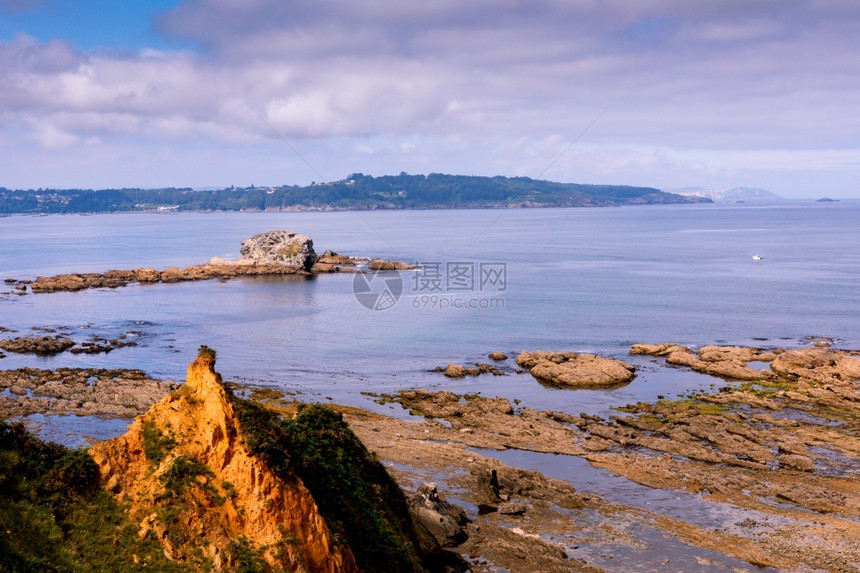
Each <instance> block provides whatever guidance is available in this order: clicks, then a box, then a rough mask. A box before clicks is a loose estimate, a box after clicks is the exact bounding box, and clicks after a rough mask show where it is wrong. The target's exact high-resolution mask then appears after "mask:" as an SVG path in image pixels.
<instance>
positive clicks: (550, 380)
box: [517, 350, 636, 388]
mask: <svg viewBox="0 0 860 573" xmlns="http://www.w3.org/2000/svg"><path fill="white" fill-rule="evenodd" d="M517 364H519V365H520V366H522V367H524V368H527V369H528V370H529V372H530V373H531V375H532V376H534V377H535V378H537V379H538V380H540V381H541V382H545V383H547V384H552V385H554V386H564V387H573V388H577V387H586V388H587V387H595V386H612V385H615V384H625V383H627V382H630V381H631V380H633V378H634V377H635V376H636V374H635V368H634V367H633V366H632V365H631V364H628V363H626V362H623V361H621V360H615V359H614V358H606V357H604V356H597V355H595V354H585V353H583V354H576V353H573V352H547V351H544V350H536V351H534V352H522V353H520V355H519V356H517Z"/></svg>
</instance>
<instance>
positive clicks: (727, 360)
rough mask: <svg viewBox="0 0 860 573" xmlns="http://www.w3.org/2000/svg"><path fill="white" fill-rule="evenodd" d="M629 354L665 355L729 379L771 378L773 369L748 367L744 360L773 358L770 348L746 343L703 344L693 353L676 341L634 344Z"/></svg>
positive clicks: (710, 373)
mask: <svg viewBox="0 0 860 573" xmlns="http://www.w3.org/2000/svg"><path fill="white" fill-rule="evenodd" d="M630 354H634V355H635V354H644V355H651V356H665V357H666V362H667V363H669V364H675V365H677V366H687V367H689V368H691V369H693V370H695V371H696V372H701V373H703V374H709V375H711V376H718V377H720V378H726V379H729V380H766V379H771V378H773V377H774V374H773V372H771V371H770V370H759V369H756V368H750V367H748V366H747V363H748V362H753V361H755V362H770V361H772V360H774V359H775V358H776V354H775V353H773V352H770V351H766V350H761V349H759V348H751V347H746V346H704V347H702V348H701V349H700V350H699V352H698V353H696V352H694V351H693V350H692V349H690V348H687V347H686V346H681V345H678V344H634V345H633V346H632V347H631V348H630Z"/></svg>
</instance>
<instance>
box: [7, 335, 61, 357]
mask: <svg viewBox="0 0 860 573" xmlns="http://www.w3.org/2000/svg"><path fill="white" fill-rule="evenodd" d="M74 345H75V341H74V340H72V339H70V338H66V337H65V336H19V337H17V338H5V339H3V340H0V348H2V349H3V350H7V351H9V352H17V353H19V354H36V355H38V356H52V355H54V354H59V353H60V352H64V351H66V350H68V349H69V348H71V347H73V346H74Z"/></svg>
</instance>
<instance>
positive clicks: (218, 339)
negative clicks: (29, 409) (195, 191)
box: [0, 202, 860, 444]
mask: <svg viewBox="0 0 860 573" xmlns="http://www.w3.org/2000/svg"><path fill="white" fill-rule="evenodd" d="M858 222H860V203H856V202H853V203H852V202H839V203H813V202H781V203H775V204H728V205H722V204H713V205H665V206H629V207H615V208H570V209H477V210H427V211H366V212H289V213H286V212H285V213H164V214H155V213H127V214H105V215H91V216H83V215H51V216H8V217H3V218H0V279H5V278H14V279H35V278H36V277H37V276H43V275H54V274H59V273H71V272H104V271H106V270H109V269H132V268H138V267H154V268H158V269H163V268H166V267H169V266H180V267H182V266H188V265H193V264H199V263H202V262H205V261H207V260H209V259H210V258H212V257H215V256H218V257H223V258H227V259H236V258H238V257H239V249H240V243H241V241H242V240H244V239H246V238H248V237H251V236H252V235H255V234H257V233H262V232H265V231H269V230H274V229H285V230H290V231H294V232H299V233H304V234H306V235H309V236H310V237H312V239H313V241H314V246H315V249H316V251H317V252H318V253H322V252H323V251H325V250H327V249H330V250H333V251H336V252H338V253H343V254H348V255H352V256H357V257H381V258H385V259H389V260H396V261H402V262H407V263H410V264H413V265H416V266H418V267H419V270H408V271H391V272H387V273H380V274H375V273H370V274H349V273H337V274H330V275H320V276H315V277H296V276H288V277H267V278H237V279H232V280H226V281H222V280H209V281H198V282H185V283H174V284H155V285H145V286H143V285H131V286H128V287H124V288H116V289H95V290H88V291H81V292H74V293H68V292H61V293H50V294H26V295H23V296H19V295H17V294H14V293H12V292H11V291H12V288H11V287H9V286H7V285H3V284H2V282H0V291H2V292H3V293H4V294H0V326H3V327H5V328H7V329H11V330H15V331H18V332H17V333H14V334H13V333H8V332H7V333H0V337H2V336H7V337H8V336H21V335H24V334H28V333H34V332H35V333H38V332H40V330H39V329H42V330H44V329H51V330H54V331H57V332H61V333H64V334H66V335H68V336H70V337H71V338H73V339H75V340H76V341H85V340H87V339H89V338H91V337H93V336H101V337H104V338H116V337H118V336H120V335H123V334H124V335H126V337H127V340H134V341H136V342H137V343H138V345H137V346H133V347H125V348H120V349H116V350H114V351H112V352H110V353H109V354H102V355H84V354H81V355H74V354H71V353H68V352H66V353H62V354H59V355H56V356H53V357H37V356H30V355H16V354H13V353H9V352H6V354H7V356H6V357H5V358H2V359H0V368H2V369H10V368H17V367H21V366H30V367H38V368H49V369H54V368H58V367H105V368H138V369H141V370H144V371H145V372H146V373H147V374H149V375H150V376H153V377H157V378H163V379H172V380H176V381H179V382H181V381H182V380H183V379H184V376H185V369H186V367H187V365H188V363H189V362H191V361H192V360H193V359H194V357H195V356H196V353H197V349H198V347H199V346H200V345H204V344H205V345H207V346H210V347H212V348H214V349H215V350H216V351H217V353H218V363H217V369H218V370H219V372H221V374H222V375H223V377H224V378H225V379H226V380H228V381H236V382H239V383H242V384H246V385H252V386H262V387H267V388H273V389H278V390H281V391H283V392H286V393H288V394H289V395H291V396H295V398H296V399H299V400H303V401H312V402H323V403H325V402H334V403H340V404H348V405H353V406H359V407H363V408H369V409H372V410H375V411H379V412H383V413H387V414H390V415H395V416H402V417H404V418H408V413H406V412H404V411H402V410H401V409H400V407H399V406H396V405H392V404H385V405H381V404H378V403H377V402H376V401H374V396H372V394H379V393H390V392H395V391H397V390H400V389H406V388H428V389H432V390H439V389H446V390H451V391H454V392H458V393H465V392H479V393H481V394H483V395H487V396H505V397H507V398H509V399H510V400H512V401H514V400H516V401H517V403H518V404H519V405H520V406H521V407H522V406H528V407H533V408H538V409H542V410H562V411H567V412H570V413H580V412H587V413H591V414H597V415H602V416H607V415H609V414H612V413H613V411H614V410H613V409H614V408H616V407H618V406H622V405H624V404H627V403H631V402H636V401H639V400H655V399H657V398H658V397H663V396H665V397H669V398H671V397H675V396H678V395H682V394H685V393H689V392H691V391H693V392H694V391H698V390H701V389H708V388H711V387H713V386H715V385H722V384H724V382H723V381H721V380H718V379H714V378H711V377H708V376H705V375H701V374H696V373H693V372H690V371H688V370H684V369H678V368H673V367H668V366H666V365H665V364H663V363H662V361H661V360H660V359H655V358H652V357H640V356H629V355H628V351H629V349H630V346H631V345H632V344H635V343H663V342H671V343H678V344H684V345H689V346H692V347H701V346H704V345H708V344H739V345H754V346H759V347H802V346H807V345H810V344H812V343H813V342H814V341H815V340H817V338H816V337H823V338H827V339H832V341H833V344H835V345H836V346H838V347H844V348H855V349H856V348H860V322H858V315H860V224H858ZM536 349H543V350H559V351H572V352H592V353H597V354H601V355H604V356H610V357H615V358H621V359H624V360H627V361H629V362H631V363H632V364H634V366H636V367H637V377H636V378H635V379H634V380H633V382H631V383H630V384H628V385H626V386H621V387H618V388H612V389H602V390H592V389H587V390H569V389H558V388H551V387H547V386H544V385H542V384H541V383H539V382H538V381H536V380H534V379H533V378H532V377H531V376H530V375H528V374H522V373H517V372H516V364H515V362H514V358H515V357H516V355H517V354H518V353H519V352H521V351H524V350H536ZM494 350H501V351H503V352H505V353H506V354H508V355H509V356H510V358H509V359H508V360H507V361H505V362H502V363H500V367H501V368H502V370H504V371H505V372H506V373H507V375H506V376H492V375H488V374H485V375H482V376H478V377H467V378H465V379H461V380H451V379H448V378H445V377H444V376H443V375H442V374H441V373H439V372H436V371H434V369H435V368H436V367H438V366H442V367H444V366H445V365H447V364H448V363H451V362H454V363H458V364H466V365H468V364H473V363H476V362H484V363H486V362H491V361H490V360H489V359H488V358H487V355H488V353H490V352H492V351H494ZM32 421H35V422H37V424H36V427H37V428H38V429H39V431H41V432H42V433H43V435H45V436H46V437H49V438H51V439H57V440H58V441H62V442H65V443H69V444H76V443H83V441H82V440H83V439H84V438H92V437H95V438H107V437H111V436H112V435H117V434H120V433H122V432H124V430H125V426H126V425H127V423H128V421H98V420H83V421H82V420H79V419H74V420H73V419H70V418H66V417H45V416H37V417H35V418H34V420H31V422H32Z"/></svg>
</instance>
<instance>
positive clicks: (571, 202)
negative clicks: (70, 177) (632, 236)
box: [0, 173, 711, 213]
mask: <svg viewBox="0 0 860 573" xmlns="http://www.w3.org/2000/svg"><path fill="white" fill-rule="evenodd" d="M710 201H711V200H710V199H708V198H705V197H697V196H690V197H684V196H682V195H679V194H675V193H666V192H664V191H660V190H659V189H654V188H652V187H629V186H625V185H583V184H578V183H555V182H552V181H542V180H536V179H530V178H528V177H501V176H497V177H478V176H466V175H444V174H440V173H431V174H430V175H408V174H406V173H401V174H400V175H386V176H382V177H372V176H370V175H364V174H361V173H355V174H353V175H350V176H349V177H347V178H346V179H343V180H341V181H334V182H332V183H315V184H311V185H307V186H303V187H302V186H297V185H292V186H286V185H285V186H280V187H253V186H252V187H246V188H236V187H229V188H225V189H216V190H193V189H176V188H167V189H103V190H99V191H94V190H92V189H64V190H58V189H38V190H32V189H31V190H27V191H13V190H9V189H5V188H1V187H0V213H108V212H118V211H307V210H314V211H345V210H358V209H362V210H365V209H451V208H454V209H459V208H463V209H468V208H501V207H606V206H618V205H662V204H676V203H703V202H705V203H709V202H710Z"/></svg>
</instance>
